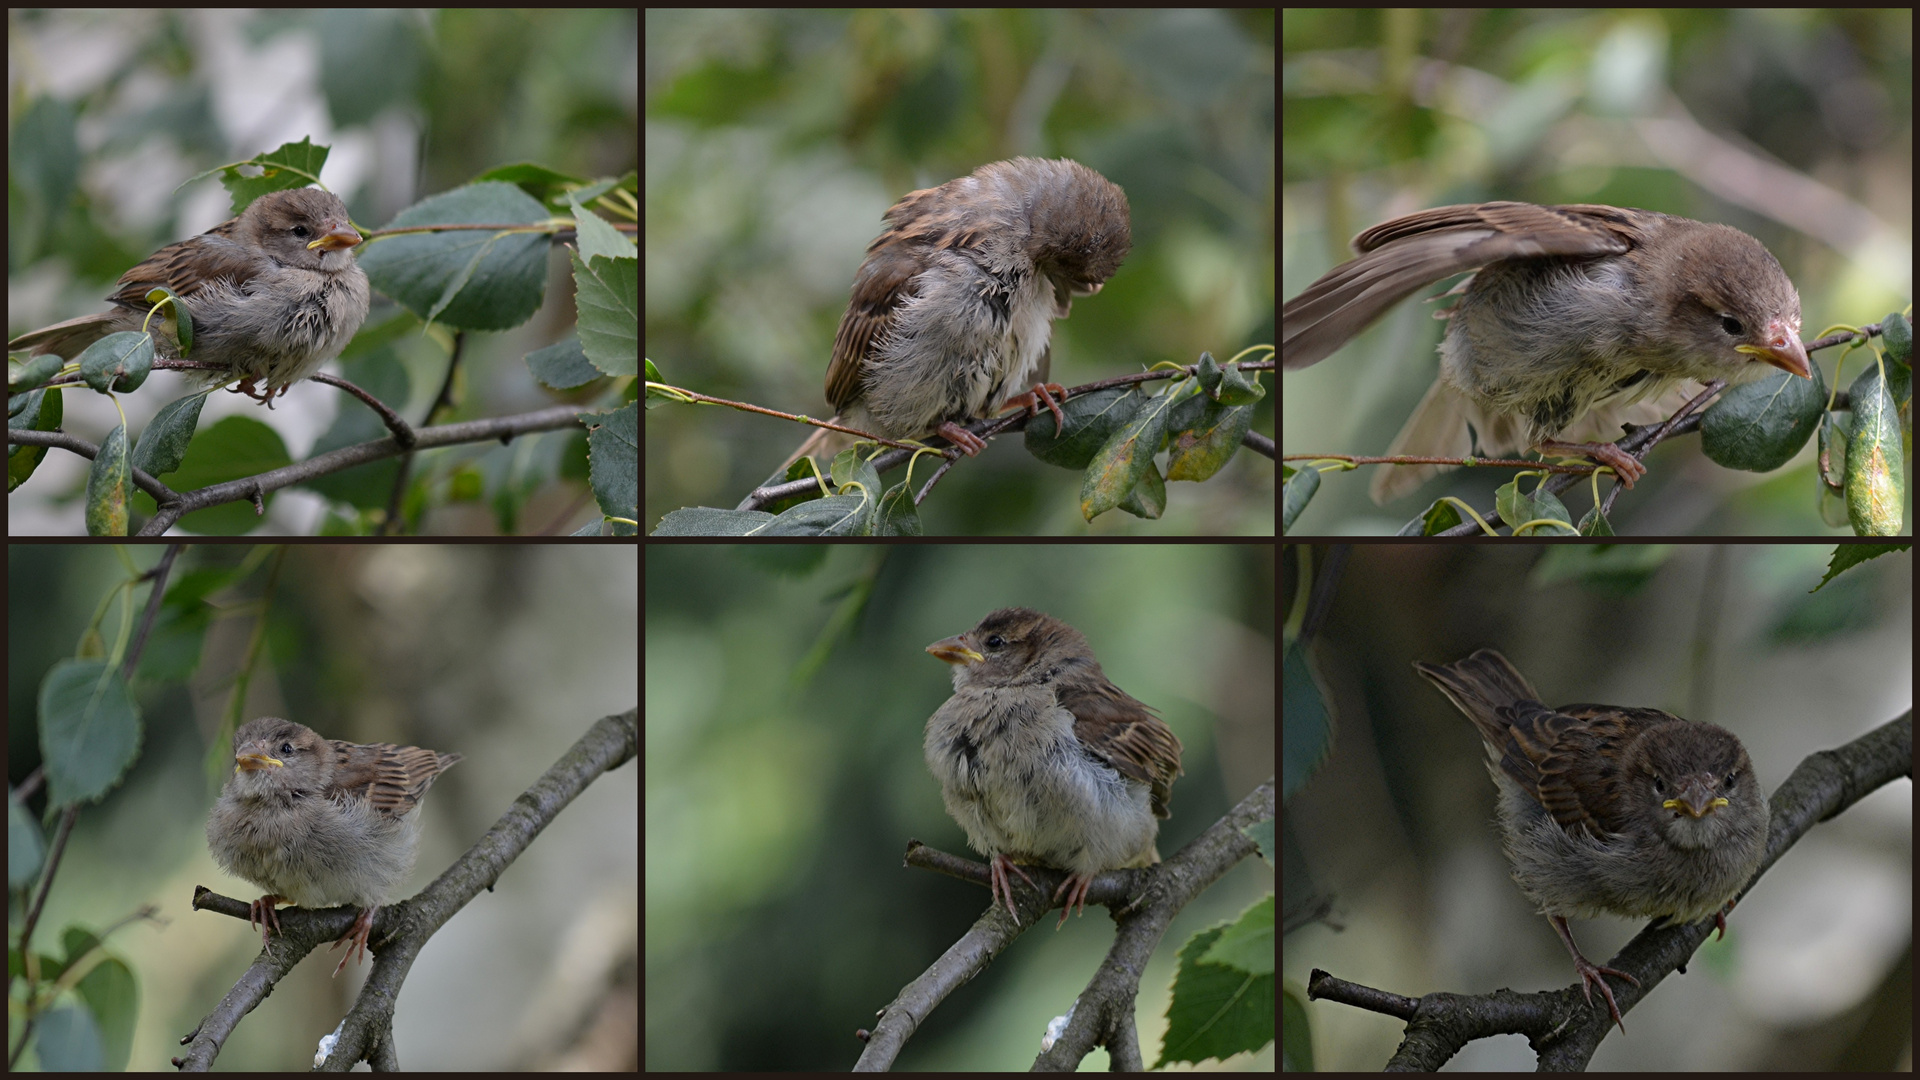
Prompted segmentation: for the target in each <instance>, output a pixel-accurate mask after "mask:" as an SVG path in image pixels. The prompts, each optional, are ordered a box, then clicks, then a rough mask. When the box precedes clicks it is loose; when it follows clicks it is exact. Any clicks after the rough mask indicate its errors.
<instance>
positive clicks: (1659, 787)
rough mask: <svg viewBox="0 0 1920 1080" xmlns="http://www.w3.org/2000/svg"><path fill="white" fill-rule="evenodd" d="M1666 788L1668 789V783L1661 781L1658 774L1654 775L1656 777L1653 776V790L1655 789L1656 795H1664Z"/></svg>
mask: <svg viewBox="0 0 1920 1080" xmlns="http://www.w3.org/2000/svg"><path fill="white" fill-rule="evenodd" d="M1666 790H1667V785H1666V784H1665V783H1664V782H1662V781H1661V779H1660V778H1659V777H1657V776H1656V777H1654V778H1653V791H1654V794H1656V795H1663V794H1665V793H1666Z"/></svg>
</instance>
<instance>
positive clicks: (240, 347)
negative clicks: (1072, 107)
mask: <svg viewBox="0 0 1920 1080" xmlns="http://www.w3.org/2000/svg"><path fill="white" fill-rule="evenodd" d="M359 243H360V233H359V232H358V231H357V230H356V229H355V228H354V227H353V224H352V222H351V221H349V220H348V217H347V208H346V205H345V204H344V203H342V202H341V201H340V199H339V198H338V197H337V196H335V195H333V194H331V193H329V192H325V191H320V190H318V189H316V188H298V189H294V190H289V191H275V192H270V193H268V194H266V195H262V196H260V197H259V198H257V199H255V200H254V201H253V202H251V203H249V204H248V205H247V208H246V210H244V211H243V212H242V213H241V214H240V216H239V217H237V218H230V219H228V220H227V221H225V222H223V223H221V224H220V225H218V226H216V227H214V228H213V229H212V230H210V231H208V232H204V233H201V234H200V235H199V236H195V237H192V238H189V239H186V240H182V241H180V242H179V243H177V244H169V245H167V246H166V247H163V248H161V249H160V250H159V251H156V252H154V253H153V254H152V255H151V256H149V257H148V258H147V259H146V261H145V262H142V263H141V264H140V265H138V266H136V267H134V268H133V269H131V270H129V271H127V272H126V273H125V274H123V275H121V277H120V287H119V289H118V290H116V291H115V292H114V293H113V295H111V296H109V297H107V299H108V300H109V301H111V302H112V303H113V304H114V305H115V306H114V309H113V310H111V311H106V312H102V313H100V314H98V315H84V316H81V317H80V318H77V319H68V320H67V321H66V322H62V323H55V324H54V325H52V326H48V327H43V328H41V329H39V330H34V331H30V332H28V333H25V334H22V335H20V336H19V337H17V338H14V339H13V340H12V341H9V342H7V348H8V349H10V350H11V349H32V350H33V352H34V353H35V354H40V353H57V354H59V355H60V356H62V357H65V358H67V359H69V360H71V359H72V358H74V357H75V356H78V355H79V354H80V353H81V352H82V351H83V350H85V349H86V347H87V346H89V345H91V344H93V343H94V342H95V341H98V340H99V339H101V338H103V337H105V336H107V335H108V334H112V333H117V332H119V331H122V330H139V329H140V328H141V326H142V325H143V324H146V325H148V327H149V329H155V330H156V331H157V332H156V333H155V334H154V347H155V350H156V351H157V352H158V353H159V354H160V355H162V356H166V357H168V358H171V359H181V355H180V348H179V344H178V342H177V341H176V340H175V339H174V336H173V334H172V332H170V331H169V330H168V329H166V327H164V326H163V325H162V320H161V318H159V317H156V318H155V319H154V320H153V322H152V323H150V324H149V323H146V319H147V312H148V310H149V309H150V308H151V307H152V306H153V305H152V303H151V302H150V301H148V300H147V293H148V292H149V291H151V290H152V289H153V288H155V287H156V286H161V285H164V286H166V287H167V288H170V289H172V290H173V291H174V292H175V293H176V294H178V295H179V296H180V298H181V299H182V300H183V301H184V302H185V303H186V306H187V310H188V312H189V313H190V314H191V315H192V317H193V346H192V349H191V350H190V351H189V353H188V354H187V357H186V358H187V359H192V360H205V361H210V362H213V363H217V364H221V365H223V366H224V367H225V369H226V370H225V371H212V372H192V373H191V374H192V375H193V377H194V379H195V381H197V382H200V383H203V384H205V385H218V384H220V383H222V382H225V381H227V380H228V379H231V378H233V377H234V376H240V377H241V378H242V380H243V381H242V382H241V384H240V389H241V392H243V393H246V394H248V395H249V396H253V397H258V398H259V400H261V401H269V400H271V399H272V397H273V396H274V394H275V392H280V393H284V392H285V391H286V388H287V386H288V384H290V383H295V382H298V381H300V380H301V379H304V378H306V377H308V376H309V375H312V374H313V373H314V372H315V371H318V370H319V369H320V366H321V365H322V364H325V363H326V362H327V361H329V360H331V359H333V358H334V357H336V356H338V355H340V350H342V349H344V348H346V346H347V342H349V341H351V340H352V339H353V335H354V333H355V332H357V331H358V330H359V329H360V324H361V323H362V322H363V321H365V319H366V317H367V308H368V304H369V296H370V294H369V290H368V287H367V275H366V272H365V271H363V270H361V269H360V264H359V263H357V262H355V261H354V258H353V251H352V249H353V248H354V247H355V246H356V245H358V244H359ZM255 384H258V388H257V389H256V386H255Z"/></svg>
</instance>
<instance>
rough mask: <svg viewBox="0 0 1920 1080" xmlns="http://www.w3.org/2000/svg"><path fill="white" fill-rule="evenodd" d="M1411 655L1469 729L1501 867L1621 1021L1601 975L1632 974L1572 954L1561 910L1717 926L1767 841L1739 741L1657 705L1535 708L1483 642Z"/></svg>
mask: <svg viewBox="0 0 1920 1080" xmlns="http://www.w3.org/2000/svg"><path fill="white" fill-rule="evenodd" d="M1413 667H1414V670H1416V671H1418V672H1419V673H1420V674H1421V675H1424V676H1425V677H1426V678H1427V679H1428V680H1429V681H1431V682H1432V683H1433V684H1434V685H1435V686H1437V687H1439V688H1440V692H1441V693H1443V694H1445V695H1447V698H1448V699H1449V700H1451V701H1452V702H1453V703H1454V704H1455V705H1456V706H1458V707H1459V709H1460V711H1461V712H1463V713H1466V714H1467V719H1469V720H1472V721H1473V726H1474V727H1475V728H1477V729H1479V732H1480V740H1481V742H1482V743H1483V744H1484V745H1485V747H1486V751H1487V758H1488V761H1487V771H1488V772H1489V773H1492V774H1493V781H1494V784H1495V785H1496V786H1498V787H1499V789H1500V831H1501V834H1502V838H1503V840H1504V841H1505V845H1506V851H1507V858H1508V860H1509V861H1510V862H1512V864H1513V880H1514V881H1516V882H1518V883H1519V885H1520V889H1521V891H1522V892H1524V893H1526V894H1527V897H1528V899H1530V900H1532V901H1533V902H1534V903H1536V904H1538V905H1539V907H1540V911H1541V913H1542V914H1544V915H1546V916H1547V918H1548V920H1549V921H1551V922H1552V923H1553V929H1554V931H1555V932H1556V933H1558V934H1559V935H1560V940H1561V941H1562V942H1565V943H1566V946H1567V951H1568V952H1570V953H1572V954H1573V966H1574V970H1575V971H1576V972H1578V973H1579V975H1580V989H1581V992H1582V993H1583V994H1585V995H1586V997H1587V1002H1588V1004H1592V1002H1593V995H1592V991H1591V986H1592V985H1593V984H1596V983H1597V984H1599V987H1600V996H1601V997H1604V998H1605V999H1606V1001H1607V1009H1608V1011H1610V1012H1611V1013H1612V1014H1613V1019H1614V1022H1615V1023H1618V1024H1620V1030H1622V1031H1625V1030H1626V1024H1625V1023H1623V1022H1621V1020H1620V1007H1619V1006H1618V1005H1616V1004H1614V1000H1613V990H1612V989H1611V988H1610V987H1608V986H1607V982H1606V980H1605V979H1604V978H1602V977H1601V976H1603V975H1617V976H1619V977H1620V978H1623V979H1626V980H1627V981H1628V982H1631V983H1633V984H1634V985H1636V986H1637V985H1639V980H1637V979H1635V978H1634V977H1633V976H1631V975H1629V974H1627V973H1626V972H1624V971H1619V970H1617V969H1614V968H1609V967H1599V966H1597V965H1595V964H1593V963H1592V962H1591V961H1589V960H1588V959H1587V958H1586V957H1584V956H1582V955H1581V954H1580V949H1579V947H1577V946H1576V945H1574V943H1573V934H1572V932H1571V931H1569V930H1568V929H1567V920H1566V916H1569V915H1571V916H1573V917H1575V918H1591V917H1593V916H1594V915H1598V914H1601V913H1603V912H1604V913H1608V914H1613V915H1621V916H1625V917H1627V918H1654V917H1664V918H1665V919H1667V920H1669V921H1672V922H1676V923H1691V922H1697V921H1699V920H1701V919H1704V918H1707V917H1708V916H1713V917H1714V919H1715V920H1716V921H1717V922H1719V923H1720V927H1721V932H1722V933H1725V932H1726V923H1725V920H1724V917H1723V912H1722V909H1723V908H1724V907H1725V905H1726V904H1727V902H1728V901H1730V900H1732V899H1733V898H1734V895H1735V894H1736V893H1738V892H1739V891H1740V888H1741V886H1743V885H1745V884H1746V883H1747V880H1748V879H1749V878H1751V877H1753V873H1754V871H1755V870H1757V869H1759V867H1760V859H1761V856H1762V855H1764V854H1765V852H1766V846H1767V822H1768V810H1767V800H1766V798H1765V797H1764V796H1763V795H1762V794H1761V792H1760V784H1759V778H1758V777H1756V776H1754V774H1753V762H1751V761H1749V760H1748V758H1747V751H1746V748H1745V747H1743V746H1741V745H1740V740H1739V739H1737V738H1735V737H1734V735H1733V733H1732V732H1730V731H1728V730H1726V729H1725V728H1719V727H1715V726H1713V725H1712V724H1696V723H1691V722H1689V721H1686V720H1682V719H1681V718H1680V717H1678V716H1674V715H1673V714H1672V713H1665V712H1661V711H1660V710H1659V709H1630V708H1623V707H1621V706H1617V705H1563V706H1561V707H1559V708H1557V709H1555V708H1549V707H1548V706H1546V705H1542V704H1541V703H1540V695H1539V694H1537V693H1535V692H1534V689H1533V687H1532V685H1531V684H1529V683H1528V682H1527V680H1526V677H1525V676H1523V675H1521V674H1520V673H1519V672H1518V671H1516V670H1514V667H1513V665H1512V664H1510V663H1508V662H1507V659H1506V657H1504V656H1501V655H1500V654H1499V653H1497V652H1494V651H1493V650H1492V649H1481V650H1480V651H1479V652H1476V653H1474V654H1473V655H1472V656H1469V657H1467V658H1466V659H1465V660H1460V661H1457V662H1455V663H1452V664H1421V663H1416V664H1414V665H1413Z"/></svg>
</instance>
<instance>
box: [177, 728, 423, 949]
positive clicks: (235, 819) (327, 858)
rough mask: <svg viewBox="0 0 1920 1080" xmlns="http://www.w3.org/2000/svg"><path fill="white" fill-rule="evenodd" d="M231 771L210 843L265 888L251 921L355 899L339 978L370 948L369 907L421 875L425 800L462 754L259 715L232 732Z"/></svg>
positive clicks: (263, 932)
mask: <svg viewBox="0 0 1920 1080" xmlns="http://www.w3.org/2000/svg"><path fill="white" fill-rule="evenodd" d="M233 754H234V768H233V777H232V778H231V779H229V780H228V781H227V786H226V789H225V790H223V791H222V792H221V793H220V800H219V801H218V802H217V803H215V804H214V807H213V813H212V814H211V815H210V816H209V817H208V818H207V846H208V847H209V848H211V849H212V850H213V857H214V858H215V859H216V860H218V861H219V863H220V865H221V866H222V867H225V868H226V870H227V872H228V873H231V874H233V875H234V876H235V877H242V878H245V879H247V880H248V881H250V882H252V883H253V884H255V885H258V886H259V887H261V888H263V889H266V890H267V895H266V896H263V897H261V898H260V899H258V900H256V901H254V902H253V905H252V911H251V912H250V919H249V922H253V923H258V924H259V926H260V944H261V945H262V946H265V945H266V944H267V930H268V927H269V926H271V927H272V928H273V929H275V930H278V929H279V928H280V920H279V916H278V915H276V914H275V912H274V909H273V908H274V905H275V904H276V903H278V902H280V901H282V900H286V901H291V902H292V903H293V904H295V905H297V906H299V907H306V908H324V907H334V906H337V905H341V904H352V905H354V906H355V907H358V908H360V909H361V911H360V917H359V918H358V919H356V920H354V923H353V926H352V927H350V928H349V929H348V930H347V932H346V933H345V934H343V935H341V936H340V938H339V939H338V940H337V941H335V942H334V945H335V946H336V947H338V946H339V945H340V944H341V943H343V942H344V943H347V944H348V948H347V954H346V955H345V956H342V957H341V958H340V966H339V967H336V968H334V969H333V973H334V974H335V975H338V974H340V972H341V970H342V969H344V968H345V967H346V966H347V961H348V959H350V958H351V957H352V956H353V955H354V951H355V948H356V947H357V948H358V950H359V953H360V955H361V956H362V957H364V956H365V955H366V949H367V935H368V933H369V932H370V931H371V930H372V929H373V915H374V912H375V911H377V910H378V909H379V907H380V905H382V904H384V903H386V902H387V901H388V900H391V899H392V898H393V896H394V894H395V893H397V892H398V891H399V890H400V889H401V888H403V887H404V886H405V885H406V883H407V877H408V875H410V874H411V873H413V861H414V856H415V855H416V854H417V852H418V849H419V845H420V815H419V813H418V808H419V805H420V800H421V798H422V797H424V796H425V795H426V793H427V789H428V788H430V787H432V786H433V781H434V778H435V777H437V776H439V775H440V774H441V773H443V772H446V771H447V770H448V769H450V768H452V767H453V765H454V763H455V762H458V761H459V760H460V755H459V754H440V753H435V752H434V751H432V750H423V749H421V748H420V747H417V746H394V745H393V744H391V743H348V742H337V741H334V740H331V739H325V738H322V737H321V736H320V735H319V734H318V733H316V732H315V731H314V730H313V729H312V728H309V727H305V726H303V725H301V724H296V723H294V722H293V721H291V720H282V719H280V718H279V717H275V716H263V717H260V718H259V719H257V720H252V721H249V722H248V723H247V724H246V725H245V726H243V727H241V729H240V730H239V731H237V732H235V733H234V736H233Z"/></svg>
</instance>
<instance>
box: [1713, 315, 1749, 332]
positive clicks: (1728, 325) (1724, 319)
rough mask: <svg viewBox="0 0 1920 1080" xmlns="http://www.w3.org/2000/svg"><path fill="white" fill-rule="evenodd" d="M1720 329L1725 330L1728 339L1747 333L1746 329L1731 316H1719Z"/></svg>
mask: <svg viewBox="0 0 1920 1080" xmlns="http://www.w3.org/2000/svg"><path fill="white" fill-rule="evenodd" d="M1720 329H1722V330H1725V331H1726V332H1727V336H1728V337H1739V336H1741V335H1742V334H1745V333H1746V332H1747V328H1746V327H1745V326H1742V325H1741V324H1740V320H1739V319H1736V318H1734V317H1733V316H1731V315H1722V316H1720Z"/></svg>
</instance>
